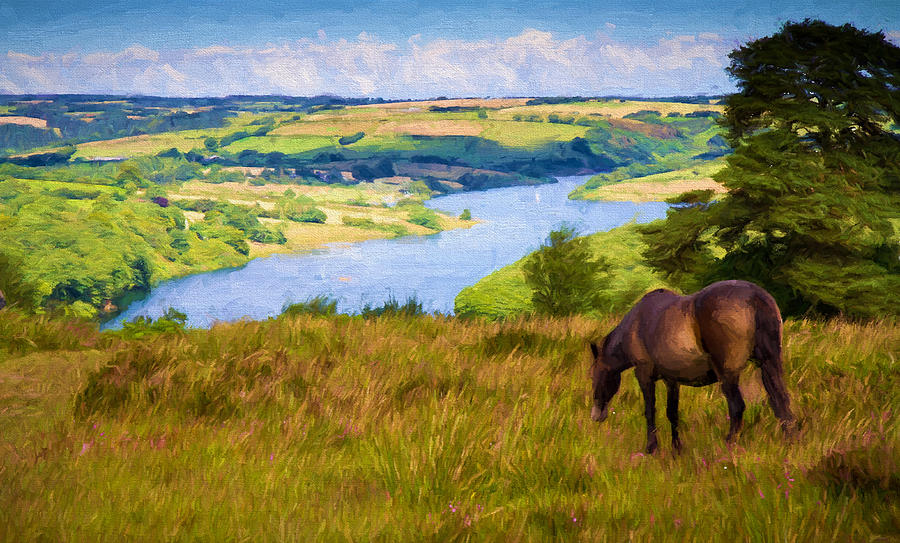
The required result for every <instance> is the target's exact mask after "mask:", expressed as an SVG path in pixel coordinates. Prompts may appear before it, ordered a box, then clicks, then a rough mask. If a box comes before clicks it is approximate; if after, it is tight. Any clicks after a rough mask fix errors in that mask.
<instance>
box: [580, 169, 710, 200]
mask: <svg viewBox="0 0 900 543" xmlns="http://www.w3.org/2000/svg"><path fill="white" fill-rule="evenodd" d="M724 167H725V159H724V158H718V159H715V160H710V161H706V162H700V163H697V164H694V165H691V166H689V167H687V168H682V169H679V170H674V171H671V172H665V173H658V174H653V175H645V176H642V177H632V178H629V179H624V180H622V181H618V182H610V183H607V184H604V185H601V186H599V187H597V188H594V189H591V190H587V191H584V192H583V193H582V194H581V198H583V199H585V200H606V201H621V202H654V201H656V202H658V201H661V200H665V199H667V198H671V197H673V196H678V195H679V194H682V193H684V192H688V191H691V190H713V191H715V192H717V193H723V192H725V191H726V189H725V187H723V186H722V185H720V184H718V183H717V182H715V181H714V180H713V178H712V176H713V175H714V174H716V173H717V172H718V171H720V170H721V169H722V168H724Z"/></svg>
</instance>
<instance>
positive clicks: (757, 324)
mask: <svg viewBox="0 0 900 543" xmlns="http://www.w3.org/2000/svg"><path fill="white" fill-rule="evenodd" d="M781 331H782V328H781V313H780V312H779V311H778V305H776V303H775V300H774V299H773V298H772V296H771V295H770V294H769V293H768V292H766V291H765V290H764V289H762V288H760V287H759V286H757V285H754V284H753V283H748V282H746V281H720V282H718V283H713V284H711V285H709V286H708V287H706V288H704V289H703V290H701V291H699V292H697V293H695V294H692V295H690V296H679V295H677V294H675V293H674V292H672V291H670V290H665V289H659V290H654V291H653V292H650V293H648V294H646V295H645V296H644V297H643V298H641V300H640V301H639V302H638V303H637V304H635V306H634V307H633V308H631V311H629V312H628V314H627V315H625V318H623V319H622V322H620V323H619V325H618V326H616V327H615V328H614V329H613V331H612V332H610V333H609V335H607V336H606V338H605V339H604V340H603V344H602V345H600V346H598V345H597V344H596V343H593V342H592V343H591V351H592V352H593V354H594V364H593V366H592V368H591V379H592V380H593V385H594V402H593V408H592V409H591V418H592V419H593V420H595V421H597V422H602V421H603V420H605V419H606V415H607V410H608V409H609V401H610V400H611V399H612V397H613V396H615V394H616V392H618V390H619V384H620V382H621V375H622V372H623V371H625V370H626V369H628V368H631V367H634V372H635V376H636V377H637V380H638V384H639V385H640V387H641V392H642V393H643V396H644V416H645V417H646V419H647V453H653V452H654V451H656V449H657V446H658V444H657V440H656V394H655V392H656V381H657V380H659V379H662V380H663V381H665V383H666V387H667V389H668V402H667V405H666V415H667V417H668V419H669V422H670V423H671V424H672V446H673V447H674V448H675V449H676V450H678V449H681V440H680V439H679V438H678V386H679V385H682V384H684V385H689V386H706V385H711V384H712V383H715V382H719V383H721V386H722V392H723V393H724V394H725V398H726V399H727V400H728V415H729V416H730V418H731V428H730V429H729V431H728V436H727V437H726V441H728V442H731V441H733V440H734V438H735V436H736V434H737V432H738V431H739V430H740V428H741V422H742V417H743V415H744V399H743V398H742V397H741V390H740V388H738V379H739V377H740V374H741V370H742V369H744V367H745V366H746V365H747V360H748V359H749V358H751V357H752V358H753V359H755V361H756V363H757V365H758V366H759V368H760V369H761V370H762V381H763V385H764V386H765V388H766V392H767V393H768V395H769V405H771V406H772V411H774V412H775V416H776V417H778V418H779V419H780V420H781V427H782V430H784V431H785V433H790V432H791V431H792V430H793V426H794V415H793V414H792V413H791V409H790V399H789V398H788V395H787V390H786V389H785V386H784V379H783V377H782V360H781Z"/></svg>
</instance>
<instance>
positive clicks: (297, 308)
mask: <svg viewBox="0 0 900 543" xmlns="http://www.w3.org/2000/svg"><path fill="white" fill-rule="evenodd" d="M336 313H337V300H333V299H331V298H329V297H328V296H316V297H315V298H310V299H308V300H306V301H305V302H297V303H294V304H290V305H286V306H284V308H283V309H282V310H281V314H282V316H285V317H296V316H298V315H316V316H321V317H327V316H330V315H334V314H336Z"/></svg>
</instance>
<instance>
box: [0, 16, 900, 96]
mask: <svg viewBox="0 0 900 543" xmlns="http://www.w3.org/2000/svg"><path fill="white" fill-rule="evenodd" d="M805 17H811V18H821V19H824V20H826V21H828V22H831V23H835V24H837V23H844V22H850V23H853V24H854V25H856V26H859V27H864V28H867V29H869V30H884V31H886V32H887V33H889V35H890V36H891V38H892V39H893V40H894V41H898V38H900V2H897V1H896V0H862V1H840V2H829V1H809V0H781V1H756V2H737V1H716V2H711V1H709V0H704V1H699V0H669V1H650V0H629V1H622V0H607V1H603V0H595V1H591V2H587V1H572V2H561V1H549V0H535V1H530V2H491V1H484V0H480V1H472V0H465V1H463V0H449V1H443V2H401V1H396V0H383V1H375V2H351V1H346V0H328V1H321V0H315V1H307V2H285V1H268V2H252V1H247V0H241V1H237V0H223V1H221V2H216V3H210V2H200V1H196V0H195V1H181V0H178V1H174V0H167V1H162V2H150V1H147V0H144V1H135V0H126V1H118V2H111V1H108V0H101V1H93V2H78V1H71V0H62V1H47V0H38V1H27V2H26V1H20V0H12V1H9V0H4V1H3V2H2V3H0V92H67V91H68V92H113V93H132V94H133V93H143V94H170V95H205V94H226V93H237V92H241V93H249V94H263V93H282V94H314V93H319V92H333V93H336V94H342V95H354V96H357V95H364V96H385V97H391V98H397V97H428V96H434V95H491V96H504V95H522V94H614V93H630V94H638V95H663V94H682V93H684V94H694V93H701V92H705V93H710V94H712V93H720V92H728V91H729V90H731V86H730V82H729V81H728V80H727V78H726V77H725V76H724V73H723V72H722V69H723V68H724V66H725V65H726V64H727V58H726V55H727V53H728V51H730V50H732V49H734V47H736V46H737V45H739V44H741V43H744V42H746V41H747V40H750V39H753V38H757V37H762V36H765V35H767V34H771V33H772V32H774V31H776V30H777V29H778V27H779V26H780V25H781V24H782V23H783V22H785V21H787V20H790V19H794V20H799V19H803V18H805ZM484 56H492V57H493V58H492V60H491V61H486V60H485V59H484V58H483V57H484ZM601 70H602V71H603V72H604V73H602V74H600V73H597V72H598V71H601ZM564 78H565V79H564Z"/></svg>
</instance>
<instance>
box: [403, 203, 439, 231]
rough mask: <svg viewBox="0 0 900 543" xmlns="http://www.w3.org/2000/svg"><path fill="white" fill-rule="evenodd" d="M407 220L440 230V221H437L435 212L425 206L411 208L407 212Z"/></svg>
mask: <svg viewBox="0 0 900 543" xmlns="http://www.w3.org/2000/svg"><path fill="white" fill-rule="evenodd" d="M409 222H411V223H413V224H418V225H419V226H424V227H425V228H431V229H432V230H440V229H441V223H440V222H439V221H438V216H437V213H435V212H434V211H433V210H431V209H428V208H427V207H425V206H421V207H418V208H413V209H412V210H411V211H410V212H409Z"/></svg>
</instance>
